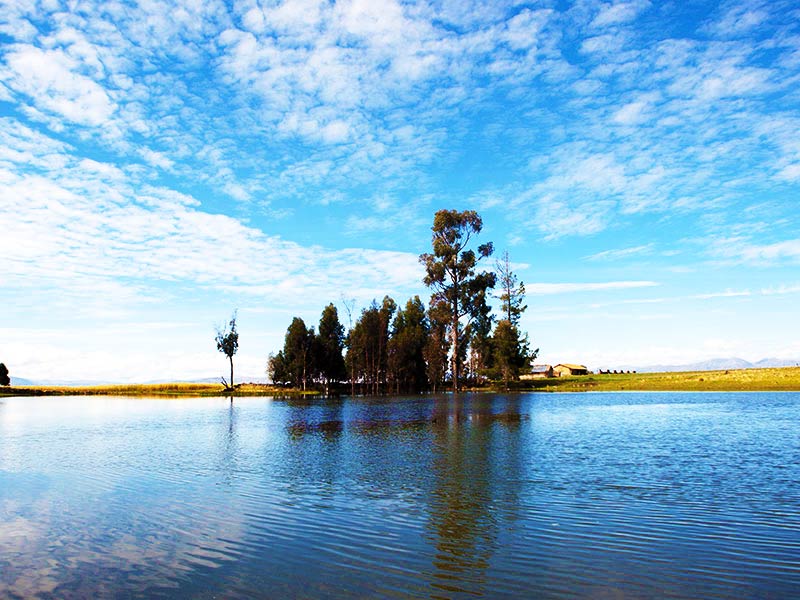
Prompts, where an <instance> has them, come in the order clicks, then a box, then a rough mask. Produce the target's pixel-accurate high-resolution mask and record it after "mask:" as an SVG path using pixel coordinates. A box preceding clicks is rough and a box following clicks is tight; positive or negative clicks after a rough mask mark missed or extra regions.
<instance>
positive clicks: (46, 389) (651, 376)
mask: <svg viewBox="0 0 800 600" xmlns="http://www.w3.org/2000/svg"><path fill="white" fill-rule="evenodd" d="M502 389H504V386H502V385H500V386H484V387H479V388H471V389H470V390H469V391H499V390H502ZM511 391H520V392H523V391H525V392H527V391H536V392H615V391H631V392H636V391H642V392H656V391H663V392H669V391H673V392H703V391H707V392H759V391H763V392H767V391H785V392H796V391H800V367H783V368H776V369H738V370H728V371H692V372H669V373H620V374H611V375H583V376H578V377H551V378H548V379H536V380H531V381H519V382H513V383H512V384H511ZM320 393H321V392H319V391H316V390H314V391H305V392H304V391H303V390H302V389H295V388H286V387H280V386H273V385H263V384H255V383H245V384H241V385H238V386H237V387H236V389H235V390H234V391H233V392H232V391H231V390H229V389H228V390H226V389H225V388H224V387H222V386H220V385H219V384H213V383H161V384H144V385H97V386H83V387H66V386H59V387H56V386H21V387H5V388H3V387H0V396H74V395H80V396H84V395H86V396H142V397H170V398H180V397H190V396H194V397H196V396H221V397H229V396H300V395H318V394H320Z"/></svg>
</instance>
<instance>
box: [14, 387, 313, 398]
mask: <svg viewBox="0 0 800 600" xmlns="http://www.w3.org/2000/svg"><path fill="white" fill-rule="evenodd" d="M304 393H306V394H308V393H311V394H314V393H315V392H302V391H295V390H287V389H285V388H281V387H276V386H272V385H264V384H257V383H245V384H241V385H237V386H236V389H235V390H233V391H231V390H226V389H225V388H224V387H223V386H222V385H221V384H218V383H152V384H150V383H148V384H121V385H90V386H75V387H70V386H20V387H8V388H0V396H148V397H161V396H164V397H172V398H179V397H181V396H226V397H227V396H287V395H301V394H304Z"/></svg>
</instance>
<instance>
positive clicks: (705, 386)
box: [514, 367, 800, 392]
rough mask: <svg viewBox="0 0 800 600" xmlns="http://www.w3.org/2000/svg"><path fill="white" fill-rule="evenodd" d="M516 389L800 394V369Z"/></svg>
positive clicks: (552, 382) (545, 382) (538, 383)
mask: <svg viewBox="0 0 800 600" xmlns="http://www.w3.org/2000/svg"><path fill="white" fill-rule="evenodd" d="M514 389H515V390H535V391H547V392H587V391H596V392H606V391H607V392H614V391H686V392H740V391H752V392H756V391H787V392H788V391H800V367H784V368H780V369H738V370H729V371H689V372H676V373H620V374H611V375H584V376H579V377H555V378H550V379H535V380H530V381H520V382H516V384H515V386H514Z"/></svg>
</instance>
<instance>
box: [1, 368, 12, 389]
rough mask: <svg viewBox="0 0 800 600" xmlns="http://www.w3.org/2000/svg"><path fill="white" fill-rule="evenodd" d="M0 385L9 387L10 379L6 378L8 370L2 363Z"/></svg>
mask: <svg viewBox="0 0 800 600" xmlns="http://www.w3.org/2000/svg"><path fill="white" fill-rule="evenodd" d="M0 385H11V378H10V377H9V376H8V368H7V367H6V365H5V364H4V363H0Z"/></svg>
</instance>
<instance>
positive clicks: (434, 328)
mask: <svg viewBox="0 0 800 600" xmlns="http://www.w3.org/2000/svg"><path fill="white" fill-rule="evenodd" d="M449 317H450V315H449V312H448V309H447V306H445V305H444V302H440V301H436V300H433V301H432V302H431V306H430V309H429V310H428V325H429V329H428V341H427V342H426V343H425V348H424V349H423V351H422V355H423V357H424V358H425V374H426V375H427V377H428V382H429V383H430V385H431V387H432V388H433V392H434V393H436V390H437V388H438V386H439V384H440V383H441V382H443V381H444V379H445V375H446V374H447V353H448V351H449V350H450V342H449V341H448V340H447V323H448V321H449Z"/></svg>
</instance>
